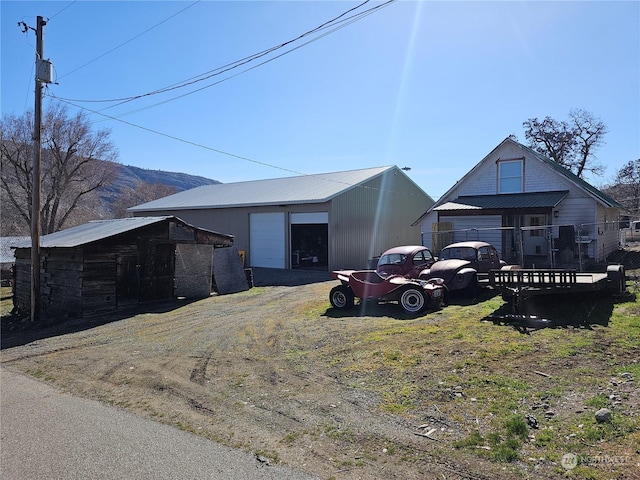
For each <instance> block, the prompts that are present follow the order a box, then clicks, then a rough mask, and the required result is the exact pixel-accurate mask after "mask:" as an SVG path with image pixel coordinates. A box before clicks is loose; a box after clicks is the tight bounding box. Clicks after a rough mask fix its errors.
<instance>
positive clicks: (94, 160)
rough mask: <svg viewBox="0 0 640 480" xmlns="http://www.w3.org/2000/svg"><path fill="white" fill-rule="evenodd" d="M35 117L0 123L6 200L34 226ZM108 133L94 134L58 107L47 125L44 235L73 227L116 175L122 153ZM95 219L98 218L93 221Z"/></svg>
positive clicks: (83, 120) (50, 113)
mask: <svg viewBox="0 0 640 480" xmlns="http://www.w3.org/2000/svg"><path fill="white" fill-rule="evenodd" d="M32 132H33V115H32V113H31V112H27V113H26V114H25V115H24V116H22V117H16V116H6V117H5V118H3V119H2V122H0V143H1V146H0V148H1V150H0V153H1V155H2V157H1V158H2V181H1V183H0V186H1V187H2V194H3V200H5V199H6V200H8V201H9V202H10V203H11V206H12V207H13V209H15V211H16V212H18V215H19V216H20V217H21V218H22V219H23V220H24V222H25V223H26V224H27V225H29V226H30V225H31V192H32V188H33V186H32V178H31V172H32V167H33V166H32V158H33V147H32V144H31V141H30V139H31V137H32ZM109 135H110V133H109V131H108V130H99V131H96V132H93V131H92V130H91V125H90V123H89V121H88V120H87V118H86V117H85V116H84V115H82V114H80V113H78V114H76V115H70V114H69V112H68V109H67V108H66V107H64V106H61V105H59V104H54V105H53V106H52V107H51V108H50V109H48V110H47V112H46V113H45V115H44V118H43V122H42V150H43V155H42V168H41V171H42V194H41V198H42V204H41V211H40V214H41V219H42V233H43V234H47V233H52V232H55V231H57V230H60V229H62V228H63V227H64V226H65V225H66V224H68V223H69V221H70V217H71V215H72V214H74V213H75V212H77V211H78V207H79V206H80V205H81V202H85V201H89V200H95V199H92V198H91V197H92V194H95V192H96V191H97V190H98V189H99V188H100V187H102V186H104V185H107V184H109V183H110V182H111V181H112V180H113V178H114V175H115V173H116V166H117V165H116V163H115V161H116V159H117V151H116V150H115V148H114V146H113V145H112V143H111V142H110V141H109ZM94 218H95V217H94Z"/></svg>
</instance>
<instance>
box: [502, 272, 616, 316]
mask: <svg viewBox="0 0 640 480" xmlns="http://www.w3.org/2000/svg"><path fill="white" fill-rule="evenodd" d="M489 284H490V285H491V286H492V287H493V288H495V289H498V290H501V291H502V298H503V299H504V300H505V301H510V302H511V303H512V307H513V311H514V313H515V312H517V311H518V310H519V306H520V303H521V302H522V301H524V300H526V299H527V298H529V297H532V296H535V295H551V294H567V293H580V292H595V291H609V292H611V293H623V292H624V291H625V289H626V279H625V274H624V267H623V266H622V265H609V266H608V267H607V272H606V273H583V272H577V271H576V270H555V269H502V270H491V271H490V272H489Z"/></svg>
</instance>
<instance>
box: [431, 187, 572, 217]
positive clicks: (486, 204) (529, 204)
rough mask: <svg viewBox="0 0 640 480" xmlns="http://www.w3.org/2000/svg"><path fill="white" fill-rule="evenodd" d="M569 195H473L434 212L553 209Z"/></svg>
mask: <svg viewBox="0 0 640 480" xmlns="http://www.w3.org/2000/svg"><path fill="white" fill-rule="evenodd" d="M568 194H569V191H568V190H561V191H557V192H535V193H509V194H502V195H474V196H466V197H458V198H456V199H455V200H453V201H450V202H447V203H443V204H442V205H440V206H438V207H436V208H434V209H433V210H434V211H438V212H443V211H451V210H492V209H518V208H554V207H556V206H558V204H559V203H560V202H561V201H562V200H563V199H564V198H565V197H566V196H567V195H568Z"/></svg>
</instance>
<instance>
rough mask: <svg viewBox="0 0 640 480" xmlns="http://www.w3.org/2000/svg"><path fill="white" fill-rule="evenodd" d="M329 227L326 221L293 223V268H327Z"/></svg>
mask: <svg viewBox="0 0 640 480" xmlns="http://www.w3.org/2000/svg"><path fill="white" fill-rule="evenodd" d="M328 245H329V227H328V225H327V224H326V223H296V224H292V225H291V268H304V269H318V270H327V268H328V266H329V246H328Z"/></svg>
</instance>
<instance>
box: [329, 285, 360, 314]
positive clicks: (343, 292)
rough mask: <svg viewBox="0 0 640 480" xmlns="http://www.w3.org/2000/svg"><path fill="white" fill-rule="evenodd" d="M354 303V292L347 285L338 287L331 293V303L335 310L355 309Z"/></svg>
mask: <svg viewBox="0 0 640 480" xmlns="http://www.w3.org/2000/svg"><path fill="white" fill-rule="evenodd" d="M353 301H354V295H353V290H351V288H349V287H348V286H347V285H338V286H336V287H333V288H332V289H331V292H329V302H331V306H332V307H334V308H340V309H343V308H351V307H353Z"/></svg>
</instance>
